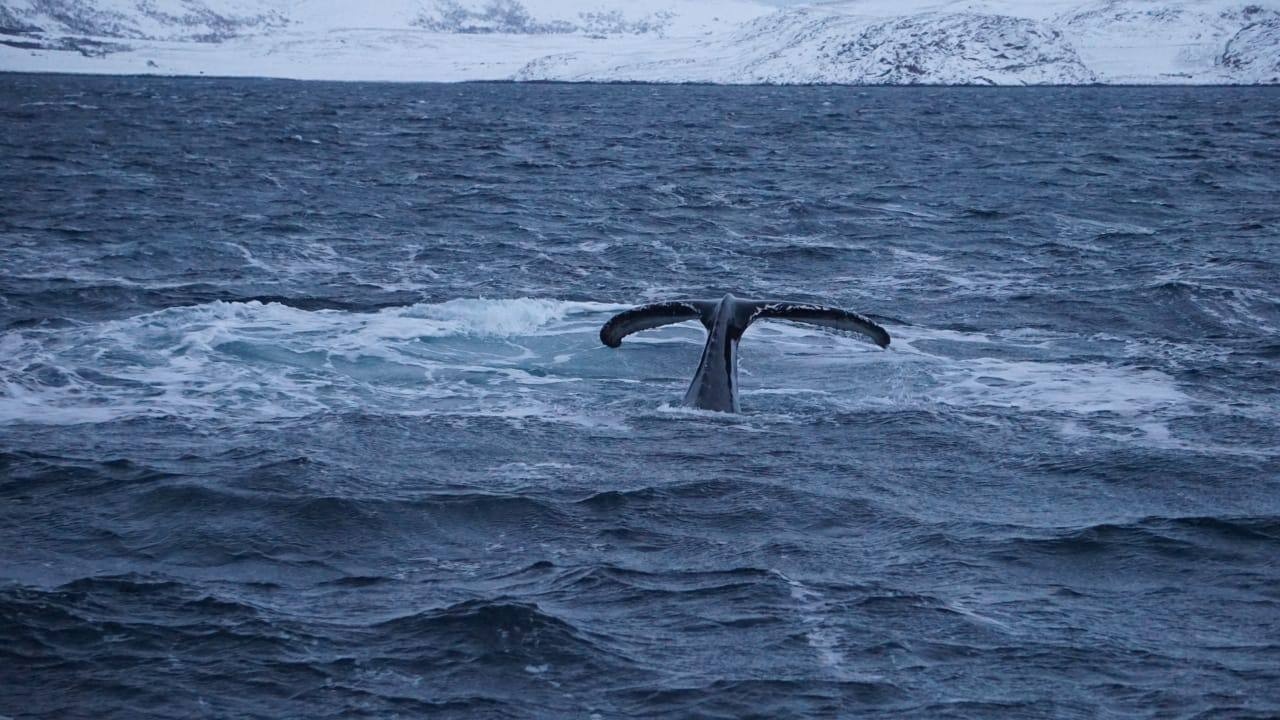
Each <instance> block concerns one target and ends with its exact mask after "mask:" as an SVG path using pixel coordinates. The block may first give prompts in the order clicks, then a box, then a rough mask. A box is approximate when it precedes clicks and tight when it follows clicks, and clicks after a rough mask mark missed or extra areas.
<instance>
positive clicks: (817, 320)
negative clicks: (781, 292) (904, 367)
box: [744, 301, 889, 347]
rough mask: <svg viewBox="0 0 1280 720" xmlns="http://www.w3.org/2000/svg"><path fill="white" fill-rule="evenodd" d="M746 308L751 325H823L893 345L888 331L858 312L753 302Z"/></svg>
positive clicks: (824, 306) (879, 343)
mask: <svg viewBox="0 0 1280 720" xmlns="http://www.w3.org/2000/svg"><path fill="white" fill-rule="evenodd" d="M744 309H745V310H747V312H748V313H749V315H748V319H747V324H750V323H751V322H752V321H754V320H790V321H792V322H802V323H809V324H811V325H823V326H826V327H832V328H836V329H838V330H851V331H853V332H856V333H861V334H863V335H866V336H867V337H869V338H871V340H872V341H873V342H875V344H877V345H879V346H880V347H888V346H889V333H888V331H886V330H885V329H884V328H882V327H880V326H879V325H877V324H875V323H874V322H872V321H871V320H870V319H868V318H867V317H864V316H862V315H859V314H858V313H856V312H850V311H848V310H841V309H840V308H834V307H828V306H826V305H811V304H809V303H793V302H771V301H763V302H752V303H750V304H748V305H747V306H746V308H744Z"/></svg>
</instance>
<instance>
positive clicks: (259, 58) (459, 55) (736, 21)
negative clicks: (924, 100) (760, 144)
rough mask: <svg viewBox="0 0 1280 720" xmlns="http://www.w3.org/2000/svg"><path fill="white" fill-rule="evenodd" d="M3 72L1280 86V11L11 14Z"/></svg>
mask: <svg viewBox="0 0 1280 720" xmlns="http://www.w3.org/2000/svg"><path fill="white" fill-rule="evenodd" d="M0 70H18V71H63V72H103V73H156V74H178V75H199V74H204V75H264V76H273V77H294V78H314V79H338V80H434V81H453V80H500V79H516V80H567V81H653V82H715V83H849V84H920V83H932V84H996V85H1016V84H1082V83H1280V0H1252V1H1249V0H1244V1H1238V0H1093V1H1088V0H1085V1H1081V0H1043V1H1040V2H1037V1H1035V0H844V1H842V2H827V3H817V4H813V5H807V6H790V7H783V8H777V7H773V6H769V5H765V4H762V3H760V2H755V1H754V0H582V1H581V2H571V1H569V0H383V1H382V2H377V3H368V4H366V5H356V4H354V3H350V2H345V1H343V0H0Z"/></svg>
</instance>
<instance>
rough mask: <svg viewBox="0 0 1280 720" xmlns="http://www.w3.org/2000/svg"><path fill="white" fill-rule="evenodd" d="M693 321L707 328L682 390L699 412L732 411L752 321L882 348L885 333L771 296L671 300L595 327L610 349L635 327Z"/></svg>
mask: <svg viewBox="0 0 1280 720" xmlns="http://www.w3.org/2000/svg"><path fill="white" fill-rule="evenodd" d="M685 320H699V321H701V322H702V324H703V326H704V327H706V329H707V344H706V346H705V347H704V348H703V349H702V360H701V362H700V363H699V365H698V373H697V374H696V375H695V376H694V378H693V383H692V384H690V386H689V391H688V392H687V393H685V397H684V401H685V404H686V405H691V406H693V407H697V408H702V409H704V410H720V411H722V412H737V411H738V362H737V349H738V341H739V340H740V339H741V338H742V333H744V332H746V329H747V327H749V326H750V325H751V323H753V322H755V321H756V320H790V321H792V322H802V323H809V324H812V325H823V326H826V327H832V328H837V329H839V330H850V331H853V332H856V333H860V334H862V335H866V336H867V337H869V338H870V339H871V340H872V341H873V342H874V343H875V344H877V345H879V346H880V347H888V345H889V333H888V332H886V331H885V329H884V328H882V327H880V326H879V325H877V324H875V323H874V322H872V321H871V320H869V319H867V318H865V317H863V316H862V315H859V314H858V313H855V312H850V311H848V310H841V309H840V308H834V307H828V306H826V305H813V304H810V303H796V302H784V301H777V300H740V299H738V298H735V297H734V296H732V295H725V296H724V297H723V298H722V299H720V300H671V301H668V302H660V303H653V304H650V305H642V306H640V307H637V308H632V309H631V310H627V311H625V312H621V313H619V314H617V315H615V316H613V318H611V319H610V320H609V322H607V323H605V324H604V327H602V328H600V342H602V343H604V344H605V345H608V346H609V347H613V348H616V347H618V346H619V345H621V344H622V338H624V337H626V336H628V335H630V334H632V333H635V332H640V331H641V330H649V329H651V328H656V327H661V326H663V325H669V324H671V323H678V322H682V321H685Z"/></svg>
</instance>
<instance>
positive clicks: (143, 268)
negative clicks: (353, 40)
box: [0, 75, 1280, 720]
mask: <svg viewBox="0 0 1280 720" xmlns="http://www.w3.org/2000/svg"><path fill="white" fill-rule="evenodd" d="M725 292H734V293H735V294H738V295H741V296H747V297H760V298H783V299H791V300H807V301H814V302H822V303H826V304H831V305H837V306H840V307H844V308H848V309H851V310H855V311H857V312H861V313H864V314H866V315H868V316H870V317H872V318H874V319H875V320H876V321H877V322H879V323H881V324H882V325H883V326H884V327H885V328H887V329H888V331H889V332H890V333H891V334H892V336H893V342H892V344H891V345H890V346H889V348H888V349H887V350H880V349H879V348H877V347H875V346H874V345H872V344H870V343H868V342H866V341H865V340H864V339H862V338H859V337H854V336H850V335H845V334H841V333H839V332H833V331H826V330H823V329H820V328H815V327H812V326H801V325H792V324H788V323H778V322H775V323H766V322H759V323H757V324H755V325H753V326H752V328H751V329H750V330H749V331H748V332H747V333H746V335H745V336H744V338H743V340H742V345H741V384H742V394H741V404H742V409H743V412H742V413H740V414H736V415H734V414H724V413H714V412H706V411H699V410H692V409H688V408H684V407H682V406H681V403H680V399H681V397H682V395H683V393H684V390H685V387H686V385H687V383H688V382H689V379H690V378H691V377H692V375H693V371H694V369H695V366H696V364H697V361H698V357H699V353H700V351H701V346H702V342H703V338H704V331H703V329H702V327H701V326H700V325H698V324H696V323H685V324H681V325H675V326H669V327H667V328H663V329H660V330H652V331H648V332H645V333H641V334H637V335H634V336H631V337H628V338H627V340H626V341H625V342H624V343H623V345H622V347H621V348H619V349H616V350H613V349H609V348H607V347H604V346H603V345H601V343H600V341H599V339H598V336H597V333H598V330H599V328H600V325H601V324H602V323H603V322H604V321H605V320H607V319H608V318H609V317H610V316H611V315H613V314H614V313H616V312H618V311H621V310H623V309H625V308H627V307H630V306H632V305H634V304H639V303H643V302H650V301H656V300H663V299H668V298H686V297H693V298H718V297H719V296H720V295H722V294H723V293H725ZM1278 330H1280V91H1277V90H1276V89H1274V88H1273V89H1247V88H1243V89H1229V88H1199V89H1191V88H1165V89H1158V88H1074V89H1071V88H1040V89H1030V88H1028V89H966V88H954V89H946V88H934V89H920V88H916V89H906V88H903V89H868V88H840V87H800V88H783V87H697V86H646V85H613V86H607V85H606V86H598V85H537V84H531V85H512V84H470V85H376V84H324V83H294V82H278V81H265V80H196V79H155V78H147V79H144V78H100V77H59V76H23V75H0V716H4V717H7V718H13V719H16V718H57V719H61V718H70V719H75V718H92V719H94V720H103V719H106V718H127V719H134V718H273V719H275V718H306V719H314V718H426V717H430V718H584V719H600V720H607V719H610V718H748V717H752V718H845V717H886V718H1147V717H1161V718H1165V717H1175V718H1274V717H1276V716H1278V715H1280V409H1278V408H1280V337H1278V336H1277V332H1278Z"/></svg>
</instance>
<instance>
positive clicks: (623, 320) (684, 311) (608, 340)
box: [600, 300, 716, 348]
mask: <svg viewBox="0 0 1280 720" xmlns="http://www.w3.org/2000/svg"><path fill="white" fill-rule="evenodd" d="M715 309H716V303H715V302H714V301H711V300H672V301H670V302H660V303H653V304H652V305H641V306H640V307H638V308H632V309H631V310H627V311H626V312H623V313H619V314H617V315H614V316H613V318H612V319H611V320H609V322H607V323H605V324H604V327H602V328H600V342H602V343H604V344H605V345H608V346H609V347H612V348H616V347H618V346H619V345H621V344H622V338H624V337H626V336H628V335H630V334H631V333H634V332H640V331H641V330H648V329H650V328H656V327H661V326H663V325H670V324H671V323H678V322H684V321H685V320H701V321H702V324H703V325H709V322H710V319H711V314H712V313H713V312H714V311H715Z"/></svg>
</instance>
